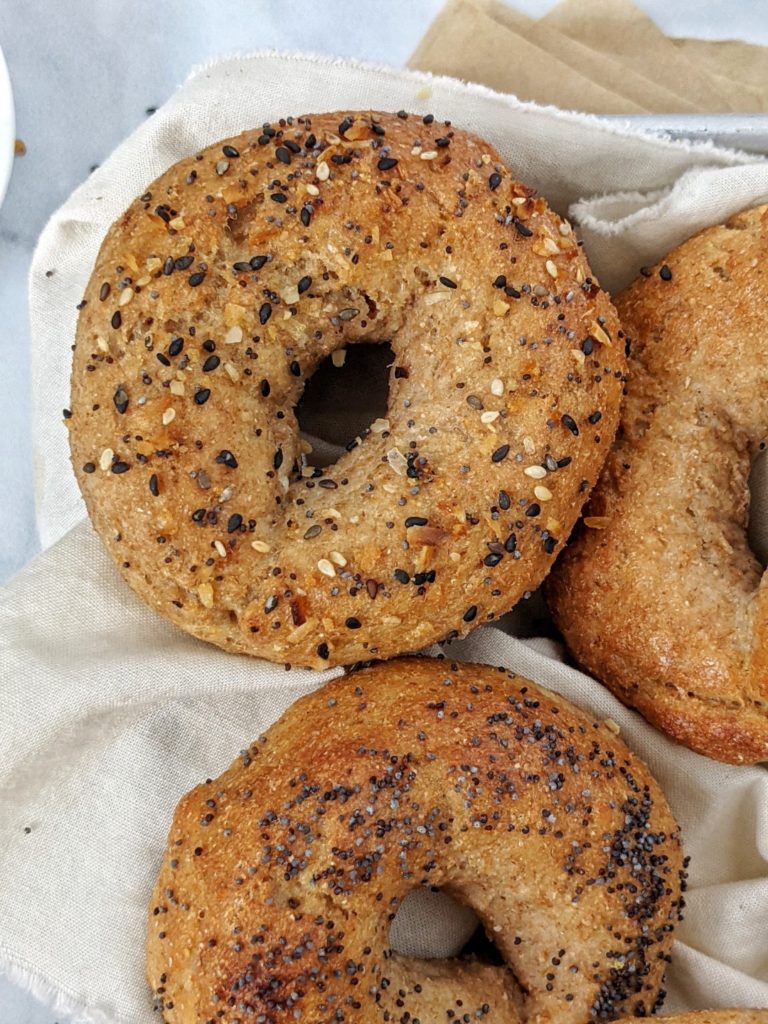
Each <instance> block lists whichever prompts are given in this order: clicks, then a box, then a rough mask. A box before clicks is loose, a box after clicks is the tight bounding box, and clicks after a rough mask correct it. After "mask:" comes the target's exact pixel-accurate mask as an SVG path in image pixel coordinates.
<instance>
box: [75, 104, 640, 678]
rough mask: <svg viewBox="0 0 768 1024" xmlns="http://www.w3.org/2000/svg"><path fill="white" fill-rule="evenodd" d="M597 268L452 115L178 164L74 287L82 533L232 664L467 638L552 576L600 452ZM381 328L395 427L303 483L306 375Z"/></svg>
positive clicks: (604, 370) (377, 335) (617, 367)
mask: <svg viewBox="0 0 768 1024" xmlns="http://www.w3.org/2000/svg"><path fill="white" fill-rule="evenodd" d="M342 129H343V130H342ZM589 275H590V271H589V267H588V266H587V263H586V260H585V258H584V256H583V253H582V252H581V250H580V248H579V247H578V245H577V242H576V239H575V237H574V236H573V234H572V233H571V231H570V228H569V226H568V225H567V224H566V223H565V222H563V221H561V220H560V218H559V217H557V216H556V215H555V214H554V213H552V212H551V211H550V210H549V209H548V208H547V206H546V204H545V203H544V201H543V200H542V199H538V198H535V196H534V194H533V192H532V190H530V189H527V188H526V187H525V186H523V185H521V184H519V183H518V182H515V181H514V179H513V178H512V176H511V175H510V173H509V171H508V170H507V168H506V167H505V166H504V165H503V164H502V163H501V160H500V158H499V156H498V154H497V153H495V152H494V150H493V149H492V147H490V146H489V145H487V144H486V143H484V142H483V141H481V140H480V139H477V138H475V137H473V136H471V135H469V134H467V133H466V132H463V131H460V130H458V129H454V128H452V127H451V126H450V125H449V124H447V123H443V124H438V123H437V122H434V123H432V122H428V119H427V120H425V119H422V118H420V117H413V116H411V117H407V118H405V117H396V116H393V115H386V114H379V115H373V114H370V113H356V114H350V115H343V114H323V115H319V116H312V117H311V118H310V117H304V118H298V119H289V120H288V121H287V122H281V123H280V124H276V125H274V126H273V127H272V128H269V127H267V128H266V129H265V130H263V131H261V132H260V131H258V130H256V131H251V132H245V133H244V134H243V135H241V136H239V137H238V138H236V139H233V140H230V141H229V142H221V143H217V144H216V145H215V146H212V147H210V148H209V149H207V150H205V151H204V152H203V153H201V154H199V155H197V156H194V157H190V158H189V159H188V160H182V161H181V162H180V163H178V164H176V165H175V166H173V167H172V168H170V170H168V171H167V172H166V173H165V174H164V175H162V177H160V178H159V179H158V180H157V181H156V182H155V183H154V184H152V185H151V186H150V187H149V189H148V190H147V192H146V194H145V195H144V196H143V197H142V198H141V199H139V200H137V201H136V202H135V203H134V204H133V205H132V206H131V207H130V208H129V209H128V210H127V211H126V213H125V214H124V215H123V217H122V218H121V219H120V220H119V221H118V222H117V223H116V224H115V225H114V226H113V228H112V229H111V230H110V232H109V234H108V236H107V238H106V240H105V242H104V245H103V247H102V249H101V252H100V254H99V257H98V260H97V263H96V267H95V269H94V272H93V276H92V278H91V281H90V284H89V285H88V288H87V291H86V294H85V305H84V307H83V309H82V312H81V316H80V322H79V327H78V333H77V344H76V349H75V358H74V368H73V377H72V415H71V419H69V421H68V423H69V427H70V431H71V448H72V458H73V464H74V467H75V472H76V473H77V477H78V480H79V483H80V486H81V488H82V491H83V494H84V496H85V501H86V504H87V506H88V510H89V513H90V515H91V518H92V520H93V522H94V525H95V527H96V529H97V530H98V532H99V533H100V535H101V537H102V539H103V540H104V542H105V544H106V546H107V548H108V549H109V551H110V553H111V555H112V557H113V559H114V560H115V562H116V564H117V565H118V566H119V567H120V570H121V572H122V573H123V575H124V577H125V578H126V579H127V581H128V582H129V583H130V585H131V586H132V587H133V589H134V590H135V591H136V592H137V593H138V594H139V595H140V596H141V597H142V598H144V600H145V601H147V602H148V603H149V604H150V605H151V606H152V607H153V608H155V609H156V610H158V611H159V612H161V613H162V614H164V615H166V616H168V617H169V618H171V619H172V620H173V621H174V622H175V623H177V624H178V625H179V626H181V627H182V628H184V629H186V630H188V631H189V632H191V633H193V634H195V635H196V636H199V637H202V638H203V639H206V640H209V641H211V642H213V643H216V644H219V645H220V646H222V647H224V648H227V649H229V650H233V651H240V652H245V653H249V654H256V655H260V656H263V657H267V658H271V659H274V660H281V661H290V662H293V663H296V664H304V665H314V666H327V665H332V664H339V663H351V662H353V661H356V660H358V659H367V658H369V657H371V656H372V655H376V656H378V657H389V656H392V655H395V654H397V653H400V652H403V651H408V650H416V649H419V648H420V647H422V646H424V645H425V644H428V643H430V642H433V641H436V640H439V639H442V638H445V637H446V636H452V635H456V634H458V633H466V632H467V631H468V630H470V629H471V628H474V626H476V625H478V624H480V623H482V622H486V621H488V620H489V619H493V618H495V617H497V616H498V615H500V614H501V613H503V612H505V611H507V610H508V609H509V608H510V607H511V606H512V605H513V604H514V603H515V602H516V601H517V600H518V599H519V598H520V596H521V595H522V594H523V593H524V592H525V591H527V590H531V589H533V588H534V587H536V586H537V585H538V583H539V582H540V581H541V579H542V578H543V577H544V575H545V574H546V572H547V571H548V569H549V567H550V565H551V564H552V561H553V559H554V556H555V554H556V552H557V550H558V549H559V546H560V544H561V543H562V541H563V539H564V538H565V537H566V536H567V534H568V532H569V530H570V528H571V526H572V525H573V522H574V521H575V519H576V517H577V515H578V513H579V510H580V508H581V505H582V502H583V500H584V498H585V496H586V494H587V492H588V489H589V487H590V486H591V485H592V484H593V483H594V482H595V480H596V478H597V474H598V472H599V469H600V466H601V464H602V460H603V453H604V451H605V448H606V446H607V444H608V443H609V441H610V439H611V438H612V436H613V432H614V429H615V425H616V422H617V418H618V405H619V401H620V393H621V387H622V379H621V378H622V374H623V370H624V366H625V362H624V353H623V342H622V341H621V340H620V339H621V334H620V331H619V325H618V321H617V319H616V316H615V312H614V310H613V308H612V307H611V305H610V303H609V301H608V298H607V297H606V295H605V294H603V293H602V292H601V291H600V290H599V288H598V287H597V286H596V284H595V283H594V282H593V281H592V279H591V278H590V276H589ZM389 339H391V343H392V347H393V349H394V352H395V364H394V366H393V367H392V371H391V380H390V393H389V411H388V416H387V422H385V423H379V424H378V427H377V430H376V431H374V432H371V433H370V434H368V435H367V436H366V437H365V438H364V439H363V441H362V443H361V444H360V445H359V446H358V447H357V448H356V449H355V450H354V451H351V452H349V453H347V454H346V455H345V456H344V457H343V458H341V459H340V460H339V461H338V462H337V463H336V464H335V465H334V466H332V467H329V468H328V469H326V470H324V471H322V472H318V473H317V474H315V475H313V476H312V477H311V478H306V477H304V476H302V471H301V463H302V459H303V453H302V451H301V446H300V439H299V434H298V429H297V425H296V420H295V415H294V406H295V403H296V401H297V399H298V398H299V396H300V394H301V391H302V389H303V386H304V382H305V380H306V379H307V378H308V377H309V376H311V374H312V373H313V372H314V370H315V368H316V367H317V365H318V364H319V363H320V361H321V360H322V359H323V358H324V357H326V356H327V355H329V354H330V353H331V352H333V351H334V350H336V349H338V348H339V347H341V346H343V345H347V344H351V343H354V342H361V341H382V340H389ZM497 414H498V415H497ZM526 470H530V473H528V475H526V472H525V471H526ZM254 544H255V545H256V547H255V548H254Z"/></svg>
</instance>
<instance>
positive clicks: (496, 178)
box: [488, 171, 501, 192]
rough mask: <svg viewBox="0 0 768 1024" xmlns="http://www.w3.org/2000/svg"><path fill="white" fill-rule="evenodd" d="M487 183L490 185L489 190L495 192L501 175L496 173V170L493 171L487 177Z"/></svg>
mask: <svg viewBox="0 0 768 1024" xmlns="http://www.w3.org/2000/svg"><path fill="white" fill-rule="evenodd" d="M488 184H489V186H490V189H491V192H495V191H496V189H497V188H498V187H499V185H500V184H501V175H500V174H497V173H496V171H494V172H493V174H492V175H491V176H490V178H489V179H488Z"/></svg>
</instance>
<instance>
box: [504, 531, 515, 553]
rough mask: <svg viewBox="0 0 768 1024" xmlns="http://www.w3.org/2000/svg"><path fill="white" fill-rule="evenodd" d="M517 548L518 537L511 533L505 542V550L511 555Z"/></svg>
mask: <svg viewBox="0 0 768 1024" xmlns="http://www.w3.org/2000/svg"><path fill="white" fill-rule="evenodd" d="M516 548H517V537H516V535H515V534H514V533H510V535H509V536H508V537H507V539H506V540H505V541H504V550H505V551H508V552H509V553H510V555H511V554H512V552H513V551H514V550H515V549H516Z"/></svg>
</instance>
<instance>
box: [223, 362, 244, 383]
mask: <svg viewBox="0 0 768 1024" xmlns="http://www.w3.org/2000/svg"><path fill="white" fill-rule="evenodd" d="M224 369H225V370H226V372H227V376H228V377H229V379H230V380H231V381H234V382H235V383H237V381H239V380H240V371H239V370H238V368H237V367H236V366H233V365H232V363H224Z"/></svg>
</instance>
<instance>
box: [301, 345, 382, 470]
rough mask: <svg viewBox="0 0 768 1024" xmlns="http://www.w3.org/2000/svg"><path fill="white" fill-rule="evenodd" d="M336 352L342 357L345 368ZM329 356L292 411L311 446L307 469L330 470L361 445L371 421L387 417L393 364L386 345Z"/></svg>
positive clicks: (354, 347) (356, 347)
mask: <svg viewBox="0 0 768 1024" xmlns="http://www.w3.org/2000/svg"><path fill="white" fill-rule="evenodd" d="M339 352H343V353H344V356H343V363H342V364H341V365H340V366H337V365H336V363H335V362H334V355H335V358H336V362H337V363H338V362H341V356H340V355H339ZM339 352H337V353H334V355H331V356H328V358H327V359H324V360H323V361H322V363H320V365H319V366H318V368H317V369H316V370H315V372H314V373H313V375H312V376H311V377H310V378H309V379H308V380H307V382H306V384H305V385H304V393H303V394H302V396H301V398H300V399H299V402H298V404H297V406H296V419H297V420H298V424H299V430H300V431H301V436H302V438H303V439H304V440H305V441H308V442H309V443H310V444H311V445H312V451H311V452H310V453H309V455H308V456H307V462H308V464H309V465H310V466H314V467H315V468H318V469H322V468H324V467H325V466H330V465H332V464H333V463H334V462H336V460H337V459H339V458H340V456H342V455H343V454H344V451H345V450H349V448H350V447H354V446H355V443H356V442H359V440H360V438H362V437H363V436H364V435H365V434H366V432H367V431H368V428H369V427H370V426H371V424H372V423H373V422H374V420H377V419H381V418H384V417H386V415H387V400H388V397H389V367H390V366H391V365H392V363H393V362H394V360H395V356H394V353H393V351H392V347H391V346H390V345H389V343H388V342H381V343H380V344H368V343H362V342H361V343H357V344H354V345H349V346H347V348H345V349H340V350H339Z"/></svg>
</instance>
